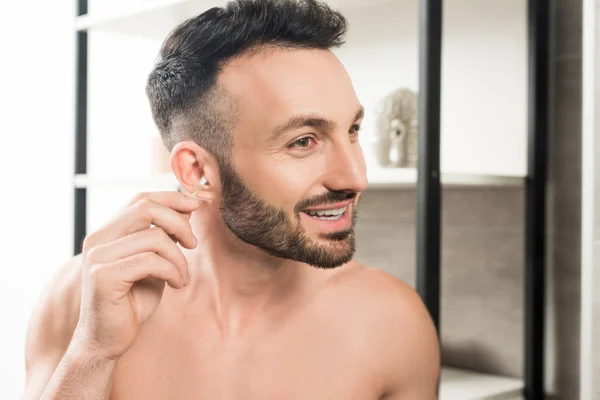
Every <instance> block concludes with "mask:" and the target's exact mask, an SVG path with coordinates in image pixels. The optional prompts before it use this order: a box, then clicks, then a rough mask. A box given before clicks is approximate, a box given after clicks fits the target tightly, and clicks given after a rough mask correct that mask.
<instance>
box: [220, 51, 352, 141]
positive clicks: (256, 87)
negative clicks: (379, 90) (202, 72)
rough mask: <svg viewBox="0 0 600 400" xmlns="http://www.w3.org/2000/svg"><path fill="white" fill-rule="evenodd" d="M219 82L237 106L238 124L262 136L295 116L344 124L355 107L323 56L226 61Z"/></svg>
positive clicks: (334, 66) (339, 71) (339, 68)
mask: <svg viewBox="0 0 600 400" xmlns="http://www.w3.org/2000/svg"><path fill="white" fill-rule="evenodd" d="M219 81H220V84H221V85H223V87H224V88H225V89H226V90H227V92H229V93H230V94H232V95H233V97H234V98H235V99H236V100H237V102H238V103H239V105H240V120H239V122H238V124H239V123H245V124H247V125H246V126H254V125H257V126H254V128H261V129H262V130H268V128H273V127H276V126H278V125H279V124H281V123H282V122H284V121H286V120H287V119H288V118H289V117H291V116H293V115H297V114H319V115H322V116H323V117H325V118H330V119H333V120H335V119H348V118H349V116H348V115H350V114H351V115H354V114H355V113H356V110H357V108H358V107H359V102H358V99H357V98H356V94H355V92H354V88H353V86H352V83H351V81H350V78H349V76H348V74H347V72H346V70H345V68H344V67H343V65H342V63H341V62H340V61H339V59H338V58H337V57H336V56H335V55H334V54H333V53H332V52H331V51H329V50H314V49H301V50H298V49H281V48H268V49H263V50H259V51H257V52H253V53H250V54H247V55H243V56H241V57H238V58H236V59H234V60H233V61H231V62H230V63H229V64H228V65H227V66H226V67H225V68H224V69H223V71H222V73H221V75H220V77H219Z"/></svg>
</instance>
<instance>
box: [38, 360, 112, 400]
mask: <svg viewBox="0 0 600 400" xmlns="http://www.w3.org/2000/svg"><path fill="white" fill-rule="evenodd" d="M115 366H116V361H115V360H107V359H103V358H100V357H97V356H95V355H94V354H93V352H91V351H86V350H85V349H77V348H69V349H68V350H67V352H66V353H65V355H64V357H63V358H62V360H61V362H60V364H59V365H58V367H57V368H56V370H55V372H54V374H53V375H52V378H51V379H50V381H49V382H48V385H47V386H46V389H45V391H44V393H43V394H42V397H41V398H40V400H107V399H108V397H109V395H110V389H111V386H112V375H113V372H114V369H115Z"/></svg>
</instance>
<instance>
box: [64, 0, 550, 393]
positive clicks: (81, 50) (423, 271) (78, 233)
mask: <svg viewBox="0 0 600 400" xmlns="http://www.w3.org/2000/svg"><path fill="white" fill-rule="evenodd" d="M443 5H444V4H443V0H420V17H419V32H420V35H419V84H420V90H419V91H420V96H419V160H418V168H417V169H418V181H417V224H416V235H417V265H416V268H417V285H416V287H417V291H418V293H419V294H420V296H421V298H422V299H423V302H424V303H425V305H426V306H427V309H428V310H429V312H430V314H431V316H432V319H433V321H434V324H435V327H436V329H437V331H438V332H439V333H441V332H440V311H441V310H440V281H441V239H442V225H441V217H442V190H441V189H442V188H441V183H440V115H441V114H440V111H441V101H440V99H441V88H442V86H441V83H442V82H441V65H442V44H443V37H442V26H443V25H442V21H443ZM527 7H528V153H527V154H528V160H527V164H528V169H527V177H526V179H525V238H524V240H525V262H524V266H523V267H524V271H525V285H524V299H525V304H524V309H525V318H524V340H525V346H524V355H523V356H524V365H525V374H524V375H525V377H524V378H525V384H524V388H523V395H524V398H525V399H527V400H542V399H544V398H545V394H544V356H545V354H544V347H545V336H544V323H545V311H546V309H545V294H546V289H545V278H546V263H545V262H546V260H545V250H546V242H545V230H546V223H545V212H546V180H547V164H548V160H547V146H548V77H549V76H548V68H549V50H548V48H549V4H548V1H547V0H527ZM87 10H88V0H78V1H77V11H76V15H77V16H81V15H85V14H87ZM76 35H77V37H76V52H77V53H76V96H75V111H76V112H75V174H85V173H86V172H87V82H88V75H87V73H88V69H87V62H88V56H87V49H88V37H87V32H86V31H80V32H77V34H76ZM74 196H75V204H74V205H75V207H74V246H73V252H74V254H79V253H81V247H82V243H83V239H84V237H85V235H86V214H87V189H86V188H74Z"/></svg>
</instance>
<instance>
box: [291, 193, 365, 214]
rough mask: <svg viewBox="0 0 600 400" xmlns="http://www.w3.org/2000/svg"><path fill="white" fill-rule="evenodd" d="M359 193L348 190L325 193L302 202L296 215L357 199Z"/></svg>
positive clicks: (297, 208) (296, 209) (298, 205)
mask: <svg viewBox="0 0 600 400" xmlns="http://www.w3.org/2000/svg"><path fill="white" fill-rule="evenodd" d="M356 196H357V193H356V192H352V191H348V190H335V191H334V190H330V191H328V192H327V193H323V194H321V195H318V196H314V197H311V198H308V199H304V200H302V201H300V202H299V203H298V204H297V205H296V207H295V211H296V213H299V212H300V211H302V210H304V209H305V208H308V207H312V206H316V205H320V204H322V205H328V204H334V203H339V202H340V201H344V200H350V199H354V198H356Z"/></svg>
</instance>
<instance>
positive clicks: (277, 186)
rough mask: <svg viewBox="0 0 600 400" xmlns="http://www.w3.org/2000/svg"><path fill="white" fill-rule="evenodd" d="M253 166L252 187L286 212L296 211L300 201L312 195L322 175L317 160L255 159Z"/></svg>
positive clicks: (250, 182)
mask: <svg viewBox="0 0 600 400" xmlns="http://www.w3.org/2000/svg"><path fill="white" fill-rule="evenodd" d="M287 161H289V160H287ZM315 167H316V168H315ZM253 170H254V173H253V174H252V175H253V176H252V177H251V178H248V180H247V182H248V184H249V185H250V187H251V188H252V190H253V191H254V192H255V193H256V194H257V195H258V196H260V197H261V198H262V199H263V200H264V201H266V202H267V203H269V204H271V205H274V206H276V207H278V208H281V209H283V210H284V211H286V212H292V211H293V210H294V207H295V206H296V204H298V202H300V201H301V200H303V199H305V198H307V197H309V196H310V194H309V191H310V189H311V188H313V187H314V186H315V179H316V178H317V177H318V166H317V165H316V163H314V162H313V163H302V162H282V163H264V164H259V163H255V164H254V165H253ZM244 179H246V178H244Z"/></svg>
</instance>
